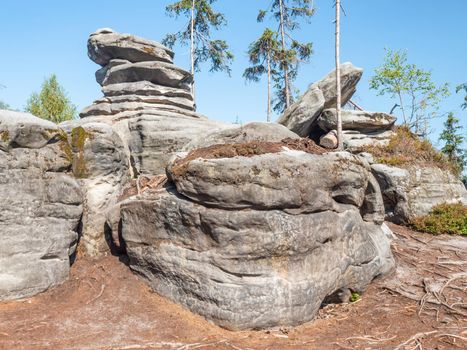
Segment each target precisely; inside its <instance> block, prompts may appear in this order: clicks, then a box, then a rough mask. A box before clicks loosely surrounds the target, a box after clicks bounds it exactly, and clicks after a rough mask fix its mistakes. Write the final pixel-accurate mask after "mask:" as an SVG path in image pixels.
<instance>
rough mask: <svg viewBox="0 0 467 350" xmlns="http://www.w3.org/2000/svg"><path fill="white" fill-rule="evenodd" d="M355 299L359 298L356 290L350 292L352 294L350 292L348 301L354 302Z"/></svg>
mask: <svg viewBox="0 0 467 350" xmlns="http://www.w3.org/2000/svg"><path fill="white" fill-rule="evenodd" d="M357 300H360V294H358V293H357V292H352V294H350V298H349V301H350V302H351V303H355V302H356V301H357Z"/></svg>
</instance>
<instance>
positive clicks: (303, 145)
mask: <svg viewBox="0 0 467 350" xmlns="http://www.w3.org/2000/svg"><path fill="white" fill-rule="evenodd" d="M284 147H287V148H289V149H291V150H297V151H304V152H307V153H312V154H323V153H326V152H327V151H328V150H326V149H325V148H323V147H321V146H318V145H317V144H316V143H315V142H314V141H313V140H311V139H307V138H301V139H291V138H286V139H284V140H282V141H280V142H260V141H252V142H245V143H235V144H217V145H212V146H209V147H205V148H198V149H196V150H193V151H191V152H190V153H188V155H187V156H186V157H185V158H183V159H180V160H177V161H176V162H175V163H174V165H173V167H172V173H173V174H174V175H175V176H183V174H185V172H186V167H187V164H188V163H189V162H190V161H191V160H194V159H198V158H203V159H218V158H233V157H238V156H240V157H253V156H257V155H261V154H266V153H279V152H281V151H283V150H284Z"/></svg>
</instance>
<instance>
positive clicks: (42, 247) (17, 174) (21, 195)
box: [0, 110, 83, 300]
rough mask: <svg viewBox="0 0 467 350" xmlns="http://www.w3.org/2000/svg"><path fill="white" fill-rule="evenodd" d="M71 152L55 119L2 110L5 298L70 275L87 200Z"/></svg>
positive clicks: (1, 273) (1, 295) (0, 211)
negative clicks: (75, 176) (74, 173)
mask: <svg viewBox="0 0 467 350" xmlns="http://www.w3.org/2000/svg"><path fill="white" fill-rule="evenodd" d="M71 158H72V152H71V149H70V145H69V144H68V142H67V140H66V136H64V135H63V132H62V131H61V130H60V129H59V128H58V127H57V126H56V125H55V124H53V123H51V122H48V121H45V120H42V119H39V118H36V117H34V116H32V115H30V114H26V113H19V112H13V111H5V110H2V111H0V197H1V198H2V200H1V201H0V236H1V237H2V245H1V247H0V267H1V268H0V300H5V299H6V300H8V299H18V298H24V297H29V296H32V295H35V294H37V293H40V292H43V291H45V290H47V289H48V288H50V287H53V286H55V285H58V284H60V283H62V282H63V281H64V280H65V279H66V278H67V277H68V272H69V268H70V256H72V255H73V253H74V252H75V249H76V243H77V241H78V224H79V221H80V217H81V214H82V202H83V197H82V193H81V190H80V188H79V185H78V183H77V182H76V181H75V180H74V179H73V177H72V176H70V174H69V171H70V170H71V166H72V164H71V162H72V159H71Z"/></svg>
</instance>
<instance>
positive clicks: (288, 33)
mask: <svg viewBox="0 0 467 350" xmlns="http://www.w3.org/2000/svg"><path fill="white" fill-rule="evenodd" d="M312 4H313V1H312V0H273V1H272V3H271V5H270V7H269V8H268V10H260V12H259V14H258V17H257V20H258V22H262V21H263V20H264V19H265V17H266V15H267V13H268V12H270V13H271V14H272V16H273V18H274V19H275V20H276V21H277V22H278V23H279V30H278V31H277V32H275V33H276V36H279V35H280V36H281V43H280V49H279V50H278V51H277V52H276V53H275V55H274V58H275V60H276V61H277V67H278V69H277V74H275V75H274V76H273V81H274V87H275V90H276V94H275V95H276V98H275V105H274V110H275V111H276V112H279V113H280V112H283V111H284V110H285V109H286V108H287V102H289V103H292V102H293V99H294V92H295V91H294V88H293V81H294V80H295V79H296V77H297V74H298V69H299V64H300V63H302V62H309V60H310V57H311V55H312V54H313V44H312V43H311V42H300V41H298V40H296V39H294V38H293V36H292V34H293V32H294V31H295V30H297V29H300V22H299V20H300V19H303V20H305V21H306V22H309V21H310V19H311V17H312V16H313V14H314V13H315V9H314V8H313V6H312ZM287 96H289V101H287Z"/></svg>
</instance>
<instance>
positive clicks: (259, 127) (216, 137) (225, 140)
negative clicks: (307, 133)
mask: <svg viewBox="0 0 467 350" xmlns="http://www.w3.org/2000/svg"><path fill="white" fill-rule="evenodd" d="M284 139H299V137H298V136H297V134H295V133H294V132H292V131H290V130H289V129H287V128H286V127H285V126H283V125H280V124H273V123H261V122H252V123H248V124H245V125H232V126H226V127H225V128H224V129H221V130H216V131H213V132H211V133H208V134H205V135H201V136H200V137H198V138H196V139H194V140H192V141H191V142H190V143H188V144H187V145H186V146H185V147H184V148H183V151H191V150H194V149H197V148H203V147H208V146H212V145H217V144H229V143H244V142H252V141H260V142H279V141H282V140H284Z"/></svg>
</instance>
